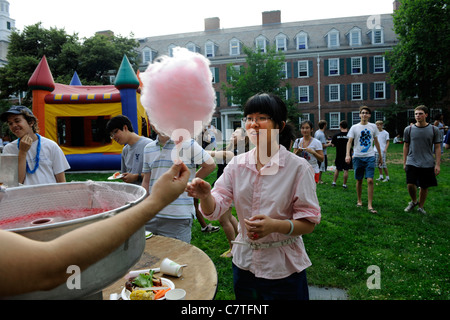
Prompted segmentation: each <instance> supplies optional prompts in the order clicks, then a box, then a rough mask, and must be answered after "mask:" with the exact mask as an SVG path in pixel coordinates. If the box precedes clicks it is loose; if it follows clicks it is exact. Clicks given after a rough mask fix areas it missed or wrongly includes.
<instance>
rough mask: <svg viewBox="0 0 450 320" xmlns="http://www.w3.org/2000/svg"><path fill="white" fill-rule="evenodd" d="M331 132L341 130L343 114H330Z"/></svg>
mask: <svg viewBox="0 0 450 320" xmlns="http://www.w3.org/2000/svg"><path fill="white" fill-rule="evenodd" d="M329 116H330V128H329V129H330V130H337V129H339V123H340V122H341V113H340V112H330V114H329ZM336 118H337V119H336Z"/></svg>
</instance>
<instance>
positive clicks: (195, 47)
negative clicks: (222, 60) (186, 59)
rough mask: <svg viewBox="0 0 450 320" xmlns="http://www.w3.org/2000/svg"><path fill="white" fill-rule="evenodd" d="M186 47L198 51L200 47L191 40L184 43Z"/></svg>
mask: <svg viewBox="0 0 450 320" xmlns="http://www.w3.org/2000/svg"><path fill="white" fill-rule="evenodd" d="M186 49H188V50H189V51H191V52H200V48H199V47H198V46H197V45H195V43H192V42H189V43H188V44H187V45H186Z"/></svg>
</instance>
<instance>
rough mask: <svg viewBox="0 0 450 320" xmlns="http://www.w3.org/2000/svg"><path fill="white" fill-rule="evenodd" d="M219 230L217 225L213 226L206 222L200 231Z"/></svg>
mask: <svg viewBox="0 0 450 320" xmlns="http://www.w3.org/2000/svg"><path fill="white" fill-rule="evenodd" d="M219 230H220V228H219V227H216V226H213V225H212V224H211V223H210V224H208V225H207V226H206V227H204V228H202V232H210V233H211V232H217V231H219Z"/></svg>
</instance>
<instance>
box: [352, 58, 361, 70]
mask: <svg viewBox="0 0 450 320" xmlns="http://www.w3.org/2000/svg"><path fill="white" fill-rule="evenodd" d="M350 63H351V68H352V69H351V70H352V74H362V58H361V57H358V58H351V62H350Z"/></svg>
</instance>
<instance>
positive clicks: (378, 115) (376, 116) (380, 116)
mask: <svg viewBox="0 0 450 320" xmlns="http://www.w3.org/2000/svg"><path fill="white" fill-rule="evenodd" d="M379 120H381V121H384V113H383V112H382V111H375V112H374V121H375V122H377V121H379Z"/></svg>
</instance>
